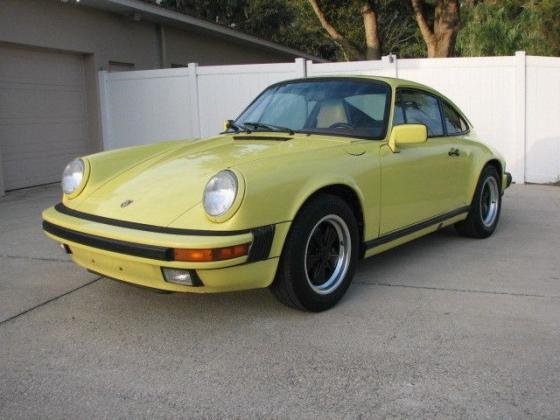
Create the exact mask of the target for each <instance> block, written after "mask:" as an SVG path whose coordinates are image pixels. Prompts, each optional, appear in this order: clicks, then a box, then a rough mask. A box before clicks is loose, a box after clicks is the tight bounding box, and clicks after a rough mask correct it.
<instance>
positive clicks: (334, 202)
mask: <svg viewBox="0 0 560 420" xmlns="http://www.w3.org/2000/svg"><path fill="white" fill-rule="evenodd" d="M329 243H330V244H331V245H330V246H328V244H329ZM358 255H359V233H358V223H357V221H356V218H355V217H354V214H353V212H352V210H351V209H350V207H349V206H348V205H347V204H346V202H344V201H343V200H342V199H340V198H338V197H337V196H333V195H328V194H322V195H319V196H317V197H315V198H313V199H312V200H311V201H310V202H309V203H307V204H306V205H305V206H304V207H303V208H302V209H301V210H300V212H299V213H298V215H297V217H296V219H295V220H294V222H293V224H292V227H291V228H290V232H289V233H288V237H287V238H286V242H285V244H284V249H283V251H282V255H281V257H280V261H279V265H278V272H277V274H276V278H275V280H274V283H273V284H272V286H271V289H272V292H273V293H274V295H275V296H276V298H277V299H278V300H279V301H280V302H282V303H284V304H285V305H287V306H291V307H292V308H296V309H301V310H305V311H311V312H320V311H324V310H327V309H330V308H332V307H333V306H334V305H335V304H336V303H337V302H338V301H339V300H340V299H341V298H342V296H343V295H344V293H345V292H346V290H347V289H348V286H350V283H351V282H352V277H353V276H354V271H355V269H356V264H357V262H358Z"/></svg>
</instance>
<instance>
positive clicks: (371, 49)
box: [308, 0, 381, 60]
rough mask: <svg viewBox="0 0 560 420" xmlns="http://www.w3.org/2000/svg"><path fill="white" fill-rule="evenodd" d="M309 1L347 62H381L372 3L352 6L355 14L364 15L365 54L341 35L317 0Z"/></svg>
mask: <svg viewBox="0 0 560 420" xmlns="http://www.w3.org/2000/svg"><path fill="white" fill-rule="evenodd" d="M308 1H309V4H310V5H311V7H312V8H313V11H314V12H315V15H316V16H317V18H318V19H319V22H320V23H321V26H322V27H323V28H324V29H325V31H326V32H327V34H329V36H330V37H331V38H332V40H333V41H334V42H335V43H336V45H338V46H339V47H340V48H341V50H342V52H343V54H344V57H345V58H346V60H363V59H364V58H367V59H368V60H379V59H380V58H381V47H380V43H379V34H378V32H377V13H376V10H375V9H374V7H373V5H372V4H371V2H369V1H365V2H361V4H356V2H353V3H354V4H353V5H352V6H354V7H353V8H354V9H355V11H354V13H357V12H358V11H359V13H360V14H361V15H362V20H363V27H364V34H365V39H366V51H365V54H364V53H363V52H362V51H360V49H359V48H358V47H357V46H356V45H354V43H353V42H352V41H351V40H349V39H348V38H347V37H346V36H344V35H343V34H341V33H340V32H339V31H338V30H337V29H336V28H335V27H334V25H333V24H332V23H331V22H329V20H328V19H327V17H326V14H325V12H324V10H323V9H322V8H321V6H320V5H319V3H318V2H317V0H308Z"/></svg>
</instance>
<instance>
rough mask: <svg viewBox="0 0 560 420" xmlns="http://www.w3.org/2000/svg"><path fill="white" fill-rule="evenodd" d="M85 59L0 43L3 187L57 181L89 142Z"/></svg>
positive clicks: (0, 152)
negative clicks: (1, 45) (4, 45)
mask: <svg viewBox="0 0 560 420" xmlns="http://www.w3.org/2000/svg"><path fill="white" fill-rule="evenodd" d="M87 133H88V124H87V107H86V94H85V75H84V60H83V57H82V56H79V55H74V54H64V53H60V52H49V51H33V50H28V49H17V48H11V47H9V48H8V47H0V156H1V158H2V168H3V173H4V184H5V187H6V189H15V188H23V187H28V186H32V185H40V184H45V183H49V182H57V181H59V180H60V174H61V172H62V169H63V168H64V165H65V164H66V163H67V162H68V161H69V160H71V159H73V158H74V157H76V156H82V155H84V154H85V153H86V150H87V149H88V148H87V145H88V137H87Z"/></svg>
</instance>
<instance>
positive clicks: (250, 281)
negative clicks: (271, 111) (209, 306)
mask: <svg viewBox="0 0 560 420" xmlns="http://www.w3.org/2000/svg"><path fill="white" fill-rule="evenodd" d="M43 229H44V230H45V233H46V234H47V236H49V237H50V238H52V239H54V240H55V241H57V242H59V243H61V244H64V245H66V246H67V247H68V249H69V250H70V252H71V255H72V259H73V261H74V262H75V263H77V264H78V265H80V266H82V267H84V268H86V269H88V270H90V271H93V272H96V273H99V274H101V275H103V276H105V277H109V278H113V279H117V280H122V281H127V282H131V283H135V284H139V285H142V286H146V287H153V288H157V289H162V290H170V291H182V292H199V293H201V292H202V293H204V292H222V291H230V290H242V289H252V288H261V287H267V286H269V285H270V284H271V283H272V281H273V279H274V276H275V273H276V267H277V264H278V258H279V256H280V253H281V250H282V245H283V242H284V239H285V237H286V234H287V231H288V229H289V223H280V224H274V225H269V226H264V227H258V228H254V229H247V230H243V231H235V232H227V231H220V232H218V231H188V230H184V231H183V230H180V229H168V228H165V227H157V226H151V225H138V224H134V223H129V222H120V221H117V220H113V219H105V218H102V217H98V216H95V215H87V214H83V213H80V212H77V211H74V210H71V209H68V208H67V207H64V206H63V205H60V204H59V205H57V206H55V207H51V208H49V209H47V210H45V211H44V212H43ZM246 243H250V244H251V245H250V248H249V253H248V255H246V256H242V257H236V258H231V259H228V260H222V261H212V262H182V261H174V260H173V249H175V248H210V249H214V248H222V247H230V246H234V245H240V244H246ZM162 268H178V269H188V270H189V271H191V272H192V273H193V274H194V276H195V277H196V278H197V279H199V280H200V284H199V285H198V286H186V285H180V284H175V283H169V282H167V281H165V279H164V277H163V274H162Z"/></svg>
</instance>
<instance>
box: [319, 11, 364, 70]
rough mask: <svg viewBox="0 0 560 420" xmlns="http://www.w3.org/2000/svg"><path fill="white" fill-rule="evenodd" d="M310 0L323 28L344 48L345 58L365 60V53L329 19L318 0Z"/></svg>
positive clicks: (348, 59)
mask: <svg viewBox="0 0 560 420" xmlns="http://www.w3.org/2000/svg"><path fill="white" fill-rule="evenodd" d="M308 1H309V4H310V5H311V7H312V8H313V11H314V12H315V15H317V18H318V19H319V22H320V23H321V26H322V27H323V29H324V30H325V31H327V34H329V36H330V37H331V39H332V40H333V41H334V42H335V43H336V45H338V46H339V47H340V49H342V53H343V54H344V58H346V60H347V61H353V60H363V59H364V56H363V54H362V53H361V52H360V51H359V50H358V49H357V48H356V47H354V45H352V43H351V42H350V41H348V39H347V38H346V37H344V36H343V35H342V34H341V33H339V32H338V31H337V30H336V28H335V27H334V26H333V25H332V24H331V23H330V22H329V21H328V20H327V18H326V17H325V14H324V13H323V11H322V10H321V8H320V7H319V4H318V3H317V0H308Z"/></svg>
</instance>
